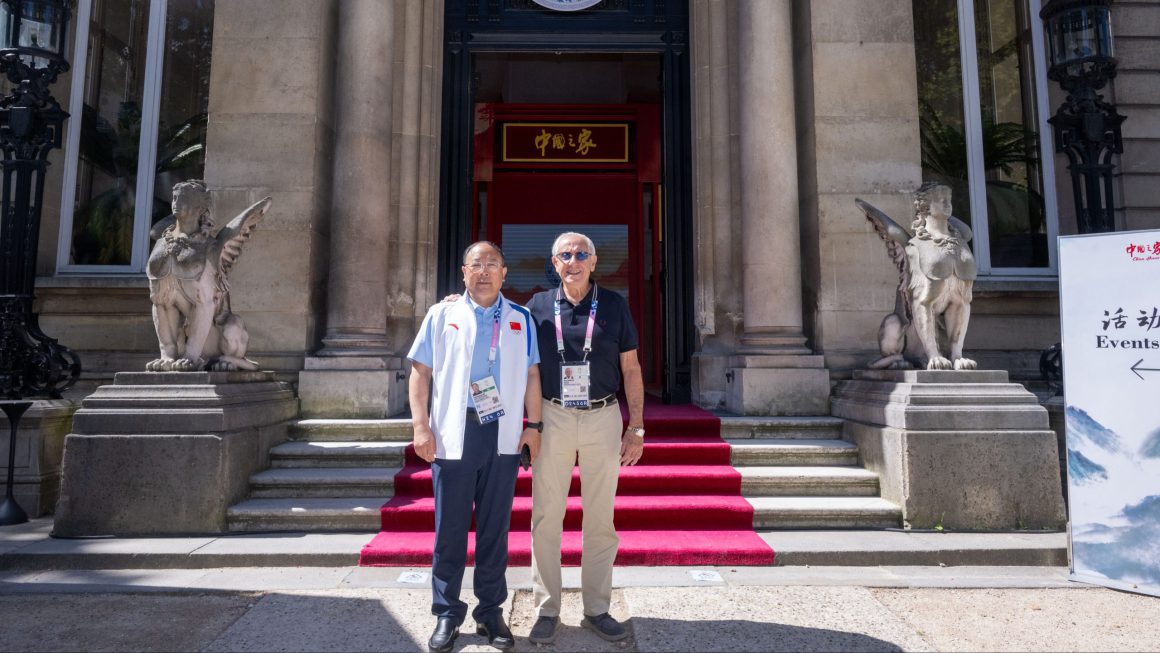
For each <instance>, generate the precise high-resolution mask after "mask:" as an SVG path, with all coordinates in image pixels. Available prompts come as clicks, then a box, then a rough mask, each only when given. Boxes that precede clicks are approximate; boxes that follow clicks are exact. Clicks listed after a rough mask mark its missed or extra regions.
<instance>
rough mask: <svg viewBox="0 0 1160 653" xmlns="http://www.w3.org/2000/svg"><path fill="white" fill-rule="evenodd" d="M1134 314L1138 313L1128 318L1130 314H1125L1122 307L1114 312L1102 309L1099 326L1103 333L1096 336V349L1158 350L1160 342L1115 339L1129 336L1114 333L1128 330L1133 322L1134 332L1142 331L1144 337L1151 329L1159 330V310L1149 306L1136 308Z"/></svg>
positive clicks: (1145, 339) (1146, 339)
mask: <svg viewBox="0 0 1160 653" xmlns="http://www.w3.org/2000/svg"><path fill="white" fill-rule="evenodd" d="M1136 312H1137V313H1138V315H1136V317H1129V315H1130V313H1125V312H1124V309H1123V307H1117V308H1116V309H1115V310H1110V309H1104V315H1103V317H1102V318H1100V325H1101V330H1102V331H1104V332H1105V333H1099V334H1096V348H1097V349H1160V340H1154V339H1148V338H1144V339H1133V338H1117V337H1115V336H1127V335H1129V334H1118V333H1115V332H1116V331H1121V330H1123V329H1126V328H1128V326H1129V323H1130V322H1135V325H1134V326H1135V329H1134V330H1135V331H1144V333H1145V335H1147V332H1149V331H1152V330H1153V329H1160V309H1158V308H1157V307H1155V306H1150V307H1147V308H1138V309H1136ZM1109 331H1110V332H1111V333H1110V334H1109V333H1107V332H1109Z"/></svg>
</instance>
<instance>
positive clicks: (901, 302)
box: [854, 182, 978, 370]
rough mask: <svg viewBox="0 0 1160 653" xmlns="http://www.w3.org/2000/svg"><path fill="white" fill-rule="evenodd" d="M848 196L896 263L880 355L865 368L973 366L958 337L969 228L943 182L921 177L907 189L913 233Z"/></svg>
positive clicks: (966, 290)
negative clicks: (911, 189)
mask: <svg viewBox="0 0 1160 653" xmlns="http://www.w3.org/2000/svg"><path fill="white" fill-rule="evenodd" d="M854 202H855V203H856V204H857V205H858V208H860V209H862V211H863V212H864V213H865V214H866V219H868V220H869V221H870V223H871V224H872V225H874V231H875V232H877V233H878V236H879V237H880V238H882V240H883V241H884V242H885V243H886V251H887V252H888V253H889V254H890V258H891V260H892V261H893V262H894V266H895V267H896V268H898V291H897V297H896V298H895V303H894V312H893V313H890V314H889V315H887V316H886V317H885V318H883V320H882V325H881V326H880V327H879V328H878V347H879V350H880V351H881V354H882V356H881V358H879V359H878V360H875V361H874V362H872V363H870V368H871V369H907V368H910V367H913V366H918V367H925V368H926V369H928V370H950V369H955V370H973V369H975V367H976V364H975V361H973V360H971V359H969V358H963V340H964V339H965V338H966V335H967V324H968V322H970V319H971V289H972V286H974V283H975V277H976V276H977V273H978V269H977V267H976V265H975V257H974V255H972V254H971V248H970V247H969V246H968V244H967V243H969V242H970V241H971V237H972V235H973V234H972V232H971V228H970V227H969V226H967V224H966V223H965V222H963V221H962V220H959V219H958V218H956V217H954V216H952V215H951V189H950V187H948V186H946V185H943V184H939V183H936V182H927V183H925V184H923V185H922V186H921V187H919V189H918V190H917V191H915V193H914V222H913V223H912V224H911V229H913V231H914V233H913V234H911V233H910V232H908V231H907V230H906V229H903V228H902V227H901V226H899V225H898V223H896V222H895V221H894V220H891V219H890V217H889V216H887V215H886V214H885V213H883V212H882V211H879V210H878V209H877V208H875V207H874V206H872V205H870V204H868V203H866V202H863V201H862V200H860V199H856V200H854ZM908 336H916V337H917V342H915V340H916V338H914V337H911V338H909V339H908Z"/></svg>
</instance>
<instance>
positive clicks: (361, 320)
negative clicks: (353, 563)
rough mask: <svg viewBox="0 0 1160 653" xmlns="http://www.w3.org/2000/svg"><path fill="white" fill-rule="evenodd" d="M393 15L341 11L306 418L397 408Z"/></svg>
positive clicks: (350, 7) (400, 392)
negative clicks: (325, 248)
mask: <svg viewBox="0 0 1160 653" xmlns="http://www.w3.org/2000/svg"><path fill="white" fill-rule="evenodd" d="M394 9H395V3H394V2H383V1H382V0H341V4H340V5H339V16H338V54H337V58H336V66H335V86H334V93H335V102H334V106H335V143H334V172H333V186H332V198H333V199H332V204H331V209H332V210H331V220H330V239H331V243H330V261H329V269H330V273H329V279H328V284H329V285H328V292H327V309H326V335H325V336H324V337H323V339H322V343H323V348H322V350H320V351H319V352H318V354H317V355H316V356H314V357H310V358H307V360H306V364H305V367H306V369H305V370H304V371H303V372H302V373H301V374H300V376H299V396H300V399H301V401H302V413H303V416H305V417H385V416H388V415H391V414H393V413H395V412H398V411H399V410H401V409H402V401H403V399H404V394H405V392H404V390H405V389H404V388H403V385H402V378H403V374H402V361H401V360H400V359H399V358H398V357H395V356H392V355H391V347H390V342H389V341H388V338H387V277H388V274H387V244H388V242H389V238H390V225H391V220H392V216H391V211H390V207H391V188H390V183H389V180H390V179H391V175H390V167H391V132H392V123H391V107H392V96H393V87H392V84H393V81H394V80H393V75H392V72H393V70H392V64H393V60H394V34H395V24H394V21H395V16H394Z"/></svg>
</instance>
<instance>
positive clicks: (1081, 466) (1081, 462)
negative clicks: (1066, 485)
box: [1067, 449, 1108, 485]
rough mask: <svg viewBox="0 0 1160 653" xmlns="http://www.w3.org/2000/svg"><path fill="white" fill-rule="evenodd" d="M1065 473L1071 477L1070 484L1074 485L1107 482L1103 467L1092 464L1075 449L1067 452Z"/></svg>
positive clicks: (1106, 473) (1105, 471)
mask: <svg viewBox="0 0 1160 653" xmlns="http://www.w3.org/2000/svg"><path fill="white" fill-rule="evenodd" d="M1067 473H1068V476H1069V477H1071V482H1072V483H1074V484H1076V485H1083V484H1084V483H1091V482H1093V481H1106V480H1108V470H1107V469H1105V468H1104V466H1103V465H1101V464H1099V463H1096V462H1092V460H1091V459H1090V458H1088V457H1087V456H1085V455H1083V454H1082V453H1080V452H1078V451H1076V450H1075V449H1068V450H1067Z"/></svg>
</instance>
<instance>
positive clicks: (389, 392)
mask: <svg viewBox="0 0 1160 653" xmlns="http://www.w3.org/2000/svg"><path fill="white" fill-rule="evenodd" d="M298 401H299V405H300V407H301V411H302V417H304V418H332V419H343V418H346V419H383V418H386V417H390V416H392V415H397V414H399V413H401V412H402V411H403V408H404V407H405V406H406V405H407V372H406V370H405V369H404V366H403V359H402V358H399V357H398V356H310V357H307V358H306V362H305V369H303V370H302V371H301V372H299V373H298Z"/></svg>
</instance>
